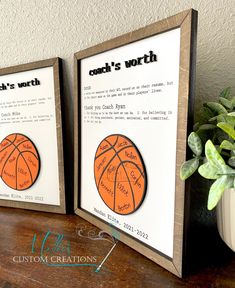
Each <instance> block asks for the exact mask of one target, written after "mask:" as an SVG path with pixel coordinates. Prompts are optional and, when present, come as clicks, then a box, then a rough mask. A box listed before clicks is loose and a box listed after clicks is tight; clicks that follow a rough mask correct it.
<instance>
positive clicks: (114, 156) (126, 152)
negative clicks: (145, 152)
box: [94, 134, 147, 215]
mask: <svg viewBox="0 0 235 288" xmlns="http://www.w3.org/2000/svg"><path fill="white" fill-rule="evenodd" d="M94 174H95V182H96V187H97V189H98V191H99V194H100V196H101V198H102V199H103V201H104V203H105V204H106V205H107V206H108V207H109V208H110V209H111V210H113V211H114V212H116V213H118V214H122V215H127V214H130V213H133V212H134V211H136V210H137V209H138V208H139V207H140V205H141V203H142V201H143V199H144V196H145V193H146V188H147V185H146V184H147V179H146V171H145V167H144V163H143V160H142V157H141V155H140V153H139V151H138V150H137V148H136V146H135V145H134V144H133V142H132V141H131V140H130V139H128V138H127V137H126V136H123V135H118V134H115V135H110V136H108V137H106V138H105V139H104V140H102V141H101V143H100V144H99V146H98V148H97V150H96V154H95V162H94Z"/></svg>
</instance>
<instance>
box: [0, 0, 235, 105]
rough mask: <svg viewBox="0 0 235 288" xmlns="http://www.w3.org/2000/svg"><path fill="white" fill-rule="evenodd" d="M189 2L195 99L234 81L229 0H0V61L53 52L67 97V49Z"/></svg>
mask: <svg viewBox="0 0 235 288" xmlns="http://www.w3.org/2000/svg"><path fill="white" fill-rule="evenodd" d="M191 7H193V8H194V9H196V10H198V11H199V29H198V53H197V102H198V100H199V99H202V98H203V99H207V98H208V97H214V96H216V95H217V94H218V92H219V91H220V89H222V88H223V87H225V86H233V89H234V85H235V1H234V0H199V1H196V0H191V1H190V0H181V1H178V0H96V1H95V0H93V1H92V0H77V1H76V0H0V37H1V41H0V56H1V57H0V67H5V66H10V65H16V64H21V63H25V62H30V61H35V60H41V59H44V58H50V57H54V56H59V57H61V58H63V59H64V60H65V73H66V74H65V75H66V78H65V80H66V81H67V82H68V85H67V93H69V95H71V97H72V86H73V82H72V81H73V54H74V52H77V51H79V50H81V49H84V48H86V47H89V46H92V45H94V44H97V43H100V42H102V41H104V40H107V39H110V38H113V37H115V36H118V35H121V34H123V33H125V32H129V31H132V30H135V29H137V28H140V27H142V26H145V25H147V24H150V23H152V22H154V21H157V20H159V19H162V18H165V17H167V16H170V15H172V14H175V13H177V12H179V11H181V10H184V9H188V8H191Z"/></svg>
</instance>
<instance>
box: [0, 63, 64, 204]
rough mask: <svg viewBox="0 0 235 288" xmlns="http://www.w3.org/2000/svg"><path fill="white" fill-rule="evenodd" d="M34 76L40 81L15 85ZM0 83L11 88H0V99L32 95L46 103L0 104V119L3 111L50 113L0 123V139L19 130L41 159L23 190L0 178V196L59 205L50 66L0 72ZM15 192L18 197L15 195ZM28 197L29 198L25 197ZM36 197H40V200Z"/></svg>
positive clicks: (53, 97)
mask: <svg viewBox="0 0 235 288" xmlns="http://www.w3.org/2000/svg"><path fill="white" fill-rule="evenodd" d="M34 78H37V79H38V80H39V81H40V82H41V85H39V86H31V87H25V88H21V89H19V88H17V85H16V84H17V83H19V82H25V81H30V80H32V79H34ZM2 83H14V84H15V89H13V90H10V89H8V90H6V91H0V102H3V101H5V102H11V103H12V102H13V101H18V100H27V101H28V100H30V101H31V100H32V99H35V98H37V99H39V98H45V99H46V100H45V101H46V104H43V105H32V106H30V107H28V106H26V107H12V108H6V109H3V108H0V120H1V121H0V122H2V121H3V118H5V117H4V116H3V114H4V113H9V112H10V113H12V112H14V111H17V112H20V113H21V115H20V116H22V117H24V116H27V117H29V116H42V115H50V116H51V120H50V121H45V122H37V123H35V122H33V123H15V124H12V123H11V124H0V141H2V140H3V139H4V138H5V137H6V136H7V135H9V134H11V133H22V134H24V135H25V136H28V137H29V139H31V140H32V141H33V143H34V144H35V146H36V148H37V150H38V153H39V155H40V160H41V169H40V173H39V176H38V178H37V180H36V182H35V183H34V184H33V186H32V187H30V188H29V189H27V190H24V191H16V190H13V189H11V188H9V187H8V186H7V185H6V184H5V183H4V182H3V181H2V179H0V199H7V200H9V199H10V200H16V201H25V202H33V203H42V204H51V205H60V197H59V173H58V155H57V137H56V114H55V95H54V77H53V67H46V68H41V69H36V70H31V71H26V72H20V73H14V74H9V75H5V76H1V77H0V85H1V84H2ZM48 98H50V99H48ZM3 194H7V195H9V196H10V198H9V197H4V196H1V195H3ZM17 195H18V196H20V197H21V198H16V196H17ZM25 196H26V197H25ZM27 197H28V198H27ZM30 197H33V198H32V199H29V198H30ZM40 197H43V200H41V199H42V198H40Z"/></svg>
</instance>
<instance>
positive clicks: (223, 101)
mask: <svg viewBox="0 0 235 288" xmlns="http://www.w3.org/2000/svg"><path fill="white" fill-rule="evenodd" d="M219 101H220V103H221V104H222V105H223V106H224V107H226V108H228V109H232V108H233V104H232V102H231V101H229V100H228V99H226V98H224V97H219Z"/></svg>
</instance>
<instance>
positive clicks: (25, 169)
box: [0, 133, 40, 191]
mask: <svg viewBox="0 0 235 288" xmlns="http://www.w3.org/2000/svg"><path fill="white" fill-rule="evenodd" d="M39 170H40V159H39V154H38V152H37V149H36V147H35V145H34V144H33V142H32V141H31V140H30V139H29V138H28V137H26V136H24V135H22V134H18V133H17V134H10V135H8V136H7V137H5V138H4V139H3V140H2V142H1V143H0V176H1V177H2V180H3V182H4V183H5V184H6V185H7V186H9V187H10V188H12V189H14V190H18V191H20V190H25V189H28V188H30V187H31V186H32V185H33V184H34V183H35V181H36V179H37V177H38V174H39Z"/></svg>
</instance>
